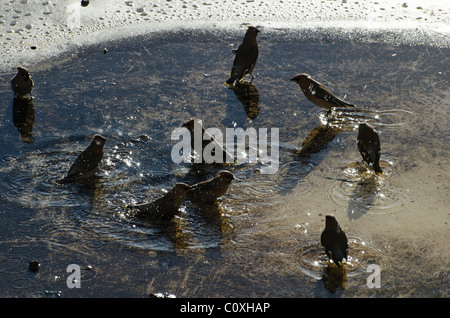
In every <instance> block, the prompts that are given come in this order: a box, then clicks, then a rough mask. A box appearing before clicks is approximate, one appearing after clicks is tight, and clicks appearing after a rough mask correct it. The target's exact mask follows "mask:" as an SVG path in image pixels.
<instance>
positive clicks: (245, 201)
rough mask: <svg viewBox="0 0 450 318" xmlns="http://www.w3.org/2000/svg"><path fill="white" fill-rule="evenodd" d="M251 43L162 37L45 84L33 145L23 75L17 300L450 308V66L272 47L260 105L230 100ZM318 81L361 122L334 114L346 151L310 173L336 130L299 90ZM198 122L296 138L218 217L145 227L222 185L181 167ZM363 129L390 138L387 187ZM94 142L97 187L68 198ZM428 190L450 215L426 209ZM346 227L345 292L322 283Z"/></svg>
mask: <svg viewBox="0 0 450 318" xmlns="http://www.w3.org/2000/svg"><path fill="white" fill-rule="evenodd" d="M241 38H242V35H241V34H221V33H219V32H218V33H207V32H199V31H196V32H189V31H186V32H180V33H171V34H160V35H152V36H146V37H139V38H133V39H130V40H127V41H121V42H117V43H107V44H100V45H99V46H91V47H87V48H80V49H78V50H76V51H74V52H70V53H67V54H66V55H64V56H62V57H61V58H59V59H57V60H55V61H48V62H45V63H42V64H41V65H35V66H32V67H29V69H30V71H31V73H32V76H33V79H34V81H35V87H34V90H33V95H34V100H33V102H32V105H31V104H29V105H25V106H23V107H28V110H29V113H30V114H33V115H30V117H28V120H27V121H25V128H24V127H23V126H24V124H23V122H24V120H22V125H20V124H19V123H18V122H17V121H16V122H15V121H14V120H13V118H14V116H13V110H14V107H13V101H12V92H11V89H10V84H9V81H10V79H11V78H12V76H13V75H14V74H5V75H3V76H2V82H3V83H4V85H2V88H0V100H1V102H2V105H3V112H1V113H0V125H1V126H0V127H1V128H0V129H1V132H2V133H1V137H0V180H1V188H0V214H1V219H2V222H1V225H0V282H1V283H0V284H1V286H2V288H1V292H0V293H1V294H0V295H1V296H3V297H78V296H81V297H90V296H95V297H147V296H148V295H150V294H151V293H157V292H168V293H171V294H174V295H176V296H177V297H329V296H332V297H335V296H341V297H355V296H356V297H358V296H377V297H398V296H421V297H443V296H447V297H448V295H449V289H448V287H449V284H448V277H449V271H448V267H447V265H448V261H449V254H448V252H447V251H448V249H445V248H444V250H446V251H442V249H441V248H440V247H442V245H445V244H448V241H449V238H450V236H449V228H448V221H449V220H448V214H447V215H445V213H446V212H445V206H446V204H448V203H450V202H449V201H448V199H447V198H446V197H445V196H443V195H442V194H443V193H444V194H448V176H449V174H448V167H447V165H448V158H449V150H448V142H449V138H448V133H449V129H448V118H449V117H448V111H449V102H448V100H449V91H448V80H449V56H450V54H449V53H450V52H449V50H448V49H443V48H438V47H432V46H425V45H422V46H420V45H416V46H412V45H406V44H402V45H400V44H388V43H383V42H381V41H373V43H368V42H367V41H360V39H358V38H355V39H354V40H352V41H350V40H345V41H338V40H333V39H330V38H324V37H322V36H317V37H314V34H313V36H312V37H311V38H310V39H305V38H300V37H297V36H296V34H286V33H282V34H277V33H276V32H272V33H270V32H269V33H267V34H266V35H264V33H262V34H261V36H260V39H259V43H260V58H259V60H258V64H257V67H256V69H255V73H256V74H255V75H256V79H255V80H254V81H253V84H254V86H252V91H251V94H250V95H247V97H245V96H244V97H243V96H237V95H236V94H235V92H233V90H230V89H228V88H226V86H225V85H224V84H223V82H224V81H225V80H226V78H227V76H228V74H229V69H230V67H231V63H232V59H233V54H232V53H231V48H232V47H231V46H230V44H234V45H235V46H236V45H237V44H239V42H240V41H241ZM105 46H106V47H107V48H108V53H107V54H104V53H103V48H104V47H105ZM302 72H306V73H309V74H311V75H312V76H313V77H315V78H316V79H318V80H319V81H321V82H323V83H325V84H326V85H328V87H329V88H330V89H332V90H333V91H335V93H336V94H337V95H339V96H346V99H347V100H349V101H351V102H353V103H355V104H356V105H358V107H357V108H356V109H355V110H344V111H342V110H340V111H337V112H335V113H334V114H333V115H332V116H331V117H330V118H329V119H328V124H329V127H332V128H333V129H332V133H331V135H327V136H319V141H320V142H319V144H320V147H318V148H316V147H311V148H310V149H309V148H308V149H306V147H305V148H303V151H304V153H303V155H302V156H300V155H299V154H298V151H299V149H300V148H301V146H302V142H303V140H304V139H305V138H306V137H307V136H308V135H309V134H314V131H315V128H316V127H319V128H320V127H321V126H322V125H324V124H326V122H327V119H326V118H325V116H324V113H322V111H321V110H320V109H319V108H318V107H317V106H314V105H312V104H311V103H309V102H308V101H307V100H306V98H305V97H304V96H303V94H302V93H301V91H300V89H299V88H298V86H297V85H296V84H294V83H292V82H290V81H289V79H290V78H291V77H293V76H294V75H296V74H298V73H302ZM246 98H247V99H246ZM32 110H34V113H33V112H32ZM190 118H198V119H201V120H203V123H204V125H205V126H206V127H218V128H220V129H225V128H231V127H242V128H244V129H245V128H247V127H255V128H269V129H270V128H279V129H280V130H279V131H280V167H279V170H278V172H277V173H276V174H273V175H264V174H261V173H259V171H260V169H261V164H260V163H254V164H249V163H245V162H243V161H240V162H238V163H237V164H236V165H234V166H233V167H231V168H230V170H232V171H233V172H234V173H235V175H236V177H237V179H236V180H235V182H234V183H233V184H232V187H231V189H230V191H229V192H228V193H227V194H226V195H225V196H224V197H223V199H222V201H221V203H220V205H219V206H218V207H215V208H210V209H206V210H199V209H197V208H195V207H194V206H192V204H190V203H189V202H188V201H186V202H185V203H184V204H183V206H182V208H181V212H180V214H179V215H178V216H177V217H176V219H175V220H174V221H173V222H172V223H171V224H170V225H169V226H161V225H154V224H148V223H144V222H137V221H135V220H130V219H128V218H127V217H126V216H125V215H124V213H123V212H124V210H123V207H124V206H125V205H126V204H128V203H134V202H139V201H149V200H151V199H154V198H156V197H158V196H160V195H162V194H163V192H164V191H166V190H168V189H170V188H171V187H172V186H173V184H174V183H175V182H178V181H183V182H187V183H189V184H193V183H196V182H198V181H200V180H203V179H206V178H209V177H211V176H212V175H214V174H215V172H216V171H217V170H218V168H217V167H209V168H207V169H204V170H203V171H201V172H198V173H195V172H193V171H192V170H191V169H190V166H189V165H188V164H174V163H173V162H172V160H171V157H170V151H171V149H172V147H173V146H174V144H175V142H174V141H172V140H171V139H170V135H171V132H172V130H174V129H175V128H177V127H179V126H181V125H182V124H183V123H184V122H185V121H186V120H188V119H190ZM362 121H365V122H369V123H371V124H372V125H373V126H374V127H375V128H376V129H377V130H378V131H379V133H380V137H381V140H382V162H381V166H382V168H383V169H384V171H385V173H384V175H383V176H381V177H374V176H373V174H372V173H371V171H370V170H368V169H367V168H366V167H365V166H364V165H362V163H361V158H360V155H359V153H358V152H357V150H356V131H355V129H356V127H357V125H358V123H359V122H362ZM30 128H31V129H30ZM319 131H320V129H319ZM95 133H100V134H102V135H103V136H105V137H106V138H107V142H106V146H105V155H104V158H103V161H102V167H101V169H100V171H99V172H98V173H97V176H96V178H95V179H94V180H92V182H89V183H87V184H61V183H60V182H59V180H60V179H61V178H62V177H63V176H64V175H65V173H66V172H67V170H68V168H69V167H70V165H71V163H72V162H73V160H74V159H75V158H76V156H77V155H78V154H79V153H80V152H81V151H82V150H83V149H84V148H85V147H87V145H88V144H89V142H90V140H91V137H92V135H93V134H95ZM305 152H306V153H305ZM296 153H297V154H296ZM428 171H431V172H430V173H428ZM416 176H417V178H421V177H422V176H426V177H425V178H424V179H417V178H416ZM421 182H423V183H422V184H421ZM411 184H415V185H416V186H415V187H413V186H412V185H411ZM430 184H431V186H432V187H435V188H430ZM408 185H411V186H408ZM414 190H415V191H417V192H418V193H428V191H429V192H430V193H432V194H435V195H436V197H439V198H440V199H437V200H434V199H435V197H434V196H433V195H430V196H426V195H424V196H423V197H422V198H420V197H419V198H417V197H415V196H414V194H413V192H414ZM414 193H415V192H414ZM421 200H422V201H421ZM427 200H430V201H427ZM417 202H421V203H420V205H419V206H417V205H416V203H417ZM423 206H430V210H432V211H431V212H430V213H429V214H426V213H427V211H424V210H423V209H421V207H423ZM447 212H448V210H447ZM329 213H334V214H335V215H336V216H337V218H338V220H339V221H340V223H341V225H342V226H343V228H344V230H345V231H346V232H347V235H348V236H349V238H350V257H351V258H350V260H349V264H348V272H347V274H348V275H347V278H348V280H347V281H346V283H345V285H344V286H343V287H341V288H338V290H337V291H330V290H329V289H327V288H326V286H325V285H324V283H323V281H321V280H320V278H321V275H322V274H323V271H324V268H325V264H326V257H325V256H324V253H323V252H322V250H321V247H320V243H319V237H320V232H321V231H322V229H323V224H324V222H323V221H324V217H325V215H326V214H329ZM424 220H427V222H428V221H429V222H431V223H432V226H434V229H435V231H429V226H430V225H429V223H426V224H427V225H425V223H421V222H424ZM405 225H406V226H405ZM408 229H411V231H413V233H412V232H411V231H410V230H408ZM414 231H415V232H414ZM31 260H38V261H39V263H40V264H41V266H40V270H39V272H38V273H33V272H30V271H28V262H29V261H31ZM69 264H78V265H79V266H80V267H81V288H74V289H70V288H68V287H67V284H66V279H67V277H68V275H69V274H68V273H67V272H66V268H67V266H68V265H69ZM370 264H377V265H379V266H381V271H382V272H381V273H382V285H381V288H377V289H370V288H368V286H367V284H366V278H367V277H368V275H369V273H367V272H366V268H367V266H368V265H370ZM407 266H410V267H407ZM424 268H426V269H427V270H426V272H424Z"/></svg>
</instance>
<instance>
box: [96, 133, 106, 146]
mask: <svg viewBox="0 0 450 318" xmlns="http://www.w3.org/2000/svg"><path fill="white" fill-rule="evenodd" d="M93 141H94V142H95V145H96V146H101V147H103V146H104V144H105V142H106V138H105V137H103V136H101V135H94V140H93Z"/></svg>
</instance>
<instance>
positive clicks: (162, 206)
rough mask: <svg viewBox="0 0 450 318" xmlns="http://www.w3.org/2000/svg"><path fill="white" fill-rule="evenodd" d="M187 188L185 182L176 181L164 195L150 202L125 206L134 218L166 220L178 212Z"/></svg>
mask: <svg viewBox="0 0 450 318" xmlns="http://www.w3.org/2000/svg"><path fill="white" fill-rule="evenodd" d="M189 189H190V186H189V185H187V184H185V183H176V184H175V185H174V187H173V188H172V189H171V190H170V191H169V192H167V193H166V194H165V195H164V196H162V197H160V198H158V199H156V200H154V201H152V202H150V203H142V204H135V205H127V206H126V207H125V208H126V209H128V210H130V211H131V212H132V216H133V217H136V218H141V219H148V220H158V221H168V220H170V219H171V218H173V217H174V216H175V214H177V213H178V210H179V208H180V205H181V204H182V203H183V201H184V199H185V197H186V193H187V192H188V190H189Z"/></svg>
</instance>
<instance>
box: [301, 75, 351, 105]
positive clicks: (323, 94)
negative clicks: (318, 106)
mask: <svg viewBox="0 0 450 318" xmlns="http://www.w3.org/2000/svg"><path fill="white" fill-rule="evenodd" d="M312 81H313V83H314V84H312V85H311V87H310V89H309V90H310V91H311V94H313V95H314V96H316V97H317V98H320V99H323V100H325V101H327V102H330V103H333V104H336V105H338V106H342V107H355V105H353V104H350V103H348V102H346V101H344V100H342V99H340V98H339V97H337V96H336V95H334V94H333V93H332V92H331V91H330V90H329V89H328V87H326V86H324V85H322V84H320V83H319V82H316V81H314V80H312Z"/></svg>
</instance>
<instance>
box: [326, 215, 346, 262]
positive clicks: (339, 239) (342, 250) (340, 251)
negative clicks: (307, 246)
mask: <svg viewBox="0 0 450 318" xmlns="http://www.w3.org/2000/svg"><path fill="white" fill-rule="evenodd" d="M320 242H321V243H322V246H323V248H324V250H325V253H326V254H327V256H328V258H329V259H332V260H333V263H335V264H336V265H337V266H338V267H341V265H340V263H341V262H342V260H343V259H344V258H345V259H347V254H348V241H347V236H346V235H345V233H344V231H342V229H341V227H340V226H339V224H338V222H337V220H336V218H335V217H334V216H332V215H327V216H326V217H325V230H324V231H323V232H322V235H321V237H320Z"/></svg>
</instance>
